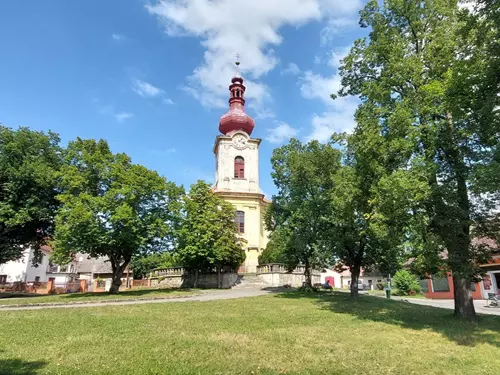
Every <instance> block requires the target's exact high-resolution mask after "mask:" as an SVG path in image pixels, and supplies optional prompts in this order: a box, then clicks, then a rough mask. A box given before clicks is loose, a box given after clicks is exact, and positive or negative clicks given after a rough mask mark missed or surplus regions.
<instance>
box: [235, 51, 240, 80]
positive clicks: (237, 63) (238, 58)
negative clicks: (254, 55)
mask: <svg viewBox="0 0 500 375" xmlns="http://www.w3.org/2000/svg"><path fill="white" fill-rule="evenodd" d="M235 64H236V76H237V77H239V76H240V54H239V53H237V54H236V61H235Z"/></svg>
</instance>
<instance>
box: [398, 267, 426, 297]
mask: <svg viewBox="0 0 500 375" xmlns="http://www.w3.org/2000/svg"><path fill="white" fill-rule="evenodd" d="M392 281H393V283H394V286H395V287H396V288H397V289H398V294H399V295H402V296H408V295H412V294H416V293H420V284H419V282H418V280H417V278H416V277H415V275H413V274H411V273H410V272H408V271H406V270H400V271H398V272H396V274H395V275H394V278H393V279H392Z"/></svg>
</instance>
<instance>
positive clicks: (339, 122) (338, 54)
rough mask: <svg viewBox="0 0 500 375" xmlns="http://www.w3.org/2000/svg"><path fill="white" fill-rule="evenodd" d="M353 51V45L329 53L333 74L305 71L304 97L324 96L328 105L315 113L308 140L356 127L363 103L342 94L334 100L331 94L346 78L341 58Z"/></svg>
mask: <svg viewBox="0 0 500 375" xmlns="http://www.w3.org/2000/svg"><path fill="white" fill-rule="evenodd" d="M348 53H349V48H347V47H345V48H341V49H338V50H334V51H331V53H329V54H328V58H327V63H328V65H329V66H330V67H332V68H333V74H332V75H331V76H323V75H321V74H317V73H313V72H312V71H307V72H305V73H304V74H303V75H302V76H301V77H300V91H301V94H302V96H303V97H304V98H306V99H314V100H317V99H319V100H321V101H323V103H324V105H325V111H324V112H323V113H321V114H317V113H314V114H313V115H312V120H311V125H312V132H311V133H310V134H309V135H308V136H307V138H306V139H307V140H312V139H317V140H319V141H320V142H326V141H328V140H329V139H330V137H331V135H332V133H334V132H349V131H352V129H354V126H355V121H354V113H355V111H356V108H357V106H358V104H359V102H358V100H357V99H356V98H353V97H340V98H337V99H335V100H333V99H332V98H331V97H330V95H331V94H336V93H337V92H338V90H339V89H340V87H341V86H342V79H341V77H340V74H339V72H338V68H339V66H340V61H341V60H342V59H343V58H344V57H345V56H346V55H347V54H348Z"/></svg>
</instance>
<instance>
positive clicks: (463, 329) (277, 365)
mask: <svg viewBox="0 0 500 375" xmlns="http://www.w3.org/2000/svg"><path fill="white" fill-rule="evenodd" d="M0 316H1V319H2V331H1V335H2V340H0V348H1V349H0V369H1V368H2V366H3V369H4V370H3V372H2V370H0V373H2V374H7V373H9V374H10V373H14V374H15V373H16V372H15V371H14V370H15V369H17V368H19V366H22V365H24V366H25V368H27V369H30V371H31V372H18V373H23V374H28V373H29V374H46V373H47V374H90V373H98V374H285V373H286V374H349V375H353V374H405V375H406V374H496V373H498V371H499V369H500V329H499V328H500V318H498V317H494V316H485V317H481V320H480V321H479V322H478V323H474V324H472V323H466V322H461V321H458V320H456V319H454V318H453V317H452V315H451V311H450V310H442V309H437V308H432V307H428V306H419V305H413V304H407V303H400V302H395V301H387V300H384V299H381V298H373V297H360V298H359V300H358V301H352V300H350V299H349V297H348V296H347V295H345V294H338V293H331V294H329V295H326V294H322V295H321V296H316V295H307V294H299V293H295V292H290V293H284V294H271V295H267V296H263V297H253V298H244V299H234V300H223V301H210V302H184V303H166V304H142V305H130V306H106V307H99V308H91V309H90V308H85V309H77V308H74V309H45V310H37V311H0Z"/></svg>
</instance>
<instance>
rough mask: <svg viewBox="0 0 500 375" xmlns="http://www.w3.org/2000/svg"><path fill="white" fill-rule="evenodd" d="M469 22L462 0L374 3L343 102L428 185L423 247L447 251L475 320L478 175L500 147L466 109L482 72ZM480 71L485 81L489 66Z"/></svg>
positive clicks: (461, 307)
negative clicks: (474, 193) (355, 101)
mask: <svg viewBox="0 0 500 375" xmlns="http://www.w3.org/2000/svg"><path fill="white" fill-rule="evenodd" d="M464 14H465V13H464V11H460V10H459V7H458V5H457V1H456V0H424V1H417V0H385V1H384V2H383V4H379V2H378V1H376V0H371V1H369V2H368V4H367V5H366V7H365V8H364V10H363V11H362V12H361V21H360V24H361V25H362V26H363V27H369V28H370V29H371V32H370V36H369V38H363V39H359V40H357V41H356V42H355V44H354V46H353V47H352V49H351V51H350V54H349V55H348V56H347V57H346V58H345V59H344V62H343V65H342V67H341V69H340V72H341V75H342V86H343V88H342V89H341V90H340V94H341V95H356V96H359V98H360V99H361V101H362V104H361V106H360V108H359V109H358V114H359V113H363V116H365V117H368V118H370V117H371V118H373V119H376V121H377V124H378V128H379V133H380V134H381V136H382V137H383V140H384V145H385V147H384V148H383V149H382V150H381V152H383V153H384V155H385V157H386V159H387V161H390V162H391V163H393V168H392V170H394V171H395V170H399V171H410V173H411V176H410V178H411V177H413V181H414V182H415V184H416V185H418V184H421V183H422V181H424V182H425V183H426V185H427V187H426V189H425V190H424V192H423V193H422V194H420V195H419V196H418V197H415V198H413V199H410V200H413V201H414V203H416V202H418V204H415V206H416V208H417V209H418V210H421V209H422V208H423V209H424V211H423V212H420V211H418V212H417V213H418V216H419V220H415V222H416V223H418V224H419V225H426V229H425V230H421V228H419V229H418V230H415V231H414V233H420V234H421V235H422V236H423V239H422V241H421V242H422V243H426V242H427V238H426V237H425V234H426V233H431V234H432V235H433V237H432V238H433V240H434V241H437V242H438V243H437V244H436V245H437V246H434V248H435V249H436V250H438V249H440V248H443V247H444V248H445V249H446V250H447V252H448V260H447V264H448V266H449V267H450V269H451V270H452V271H453V283H454V293H455V296H454V297H455V315H457V316H459V317H464V318H471V319H473V318H475V311H474V305H473V303H472V298H471V293H470V282H471V281H472V280H473V279H474V277H475V275H476V273H477V269H475V267H474V258H475V254H474V252H473V247H472V246H471V222H472V217H473V209H474V207H473V205H472V203H471V198H470V192H471V190H470V189H471V188H470V186H471V183H472V182H473V180H472V178H471V175H472V172H473V170H474V169H475V168H476V166H478V165H481V164H483V162H487V161H488V160H490V159H491V158H492V153H493V152H494V151H495V150H496V144H497V142H498V139H496V140H495V139H492V137H491V133H490V130H487V129H485V127H484V126H481V125H480V124H481V122H479V121H475V120H474V117H475V114H474V113H471V112H470V111H468V110H466V108H465V107H464V106H463V105H462V103H463V102H466V103H469V102H470V101H467V100H462V99H461V98H460V96H459V95H457V92H464V91H465V87H467V85H466V83H467V82H468V81H469V80H468V79H467V77H468V76H463V73H464V72H467V71H468V67H469V64H474V61H472V62H471V63H465V62H464V61H466V60H467V59H469V58H470V55H468V53H467V52H472V53H473V55H475V53H476V51H470V50H467V46H468V43H462V41H463V40H464V39H463V38H466V37H464V36H463V33H462V30H463V28H464V26H465V20H464V19H463V18H464V16H463V15H464ZM474 60H475V59H474ZM475 67H476V68H478V69H479V71H478V73H477V74H479V75H482V74H483V72H484V67H482V66H481V65H480V64H476V65H475ZM468 89H469V90H470V92H474V91H476V90H475V89H474V90H473V87H471V86H470V85H469V86H468ZM476 94H477V93H476ZM497 134H498V133H497ZM386 165H387V164H386ZM410 180H411V179H408V181H410ZM408 185H413V183H409V184H408ZM413 208H414V207H411V206H409V207H408V210H412V209H413ZM425 247H426V248H427V246H425Z"/></svg>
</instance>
